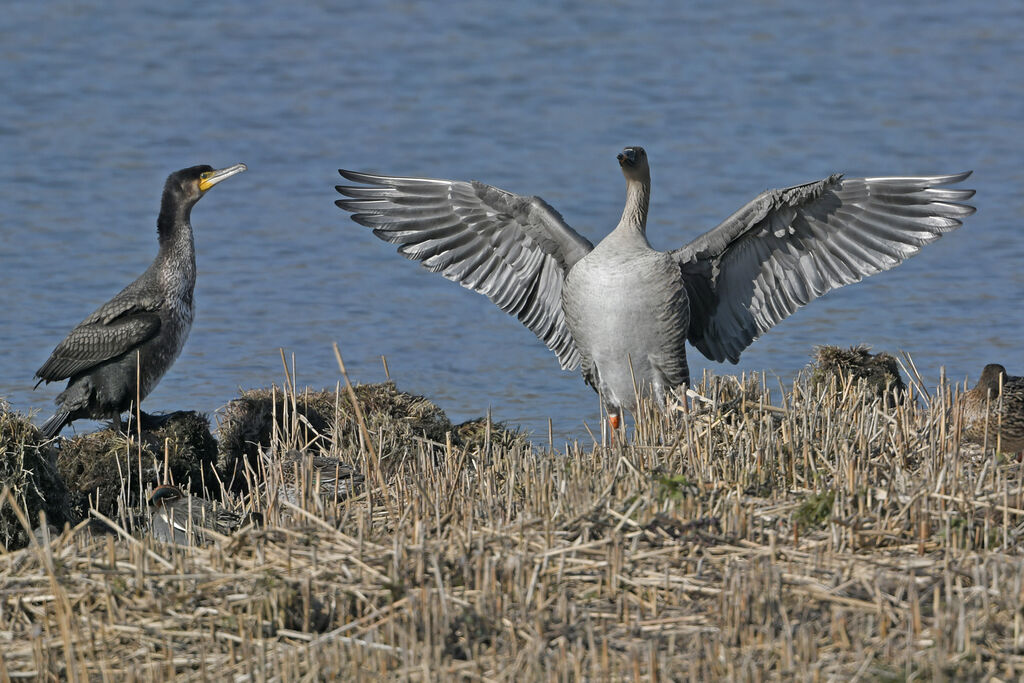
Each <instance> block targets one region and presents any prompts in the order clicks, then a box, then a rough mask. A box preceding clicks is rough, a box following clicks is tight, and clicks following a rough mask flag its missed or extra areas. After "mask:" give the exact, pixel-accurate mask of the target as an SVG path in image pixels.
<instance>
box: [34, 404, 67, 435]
mask: <svg viewBox="0 0 1024 683" xmlns="http://www.w3.org/2000/svg"><path fill="white" fill-rule="evenodd" d="M70 417H71V413H70V412H68V411H67V410H64V409H63V408H61V409H60V410H58V411H57V412H56V413H54V415H53V417H51V418H50V419H49V420H47V421H46V422H44V423H43V426H42V427H40V428H39V431H41V432H42V433H43V436H45V437H46V438H47V439H52V438H53V437H55V436H57V434H59V433H60V430H62V429H64V426H65V425H66V424H67V423H68V422H70V420H69V419H68V418H70Z"/></svg>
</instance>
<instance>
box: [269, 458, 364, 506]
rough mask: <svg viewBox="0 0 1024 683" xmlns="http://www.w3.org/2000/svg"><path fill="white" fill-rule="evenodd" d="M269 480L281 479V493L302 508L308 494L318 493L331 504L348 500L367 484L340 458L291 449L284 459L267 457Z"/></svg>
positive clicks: (279, 489) (285, 498) (279, 482)
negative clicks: (356, 490) (311, 492)
mask: <svg viewBox="0 0 1024 683" xmlns="http://www.w3.org/2000/svg"><path fill="white" fill-rule="evenodd" d="M264 464H265V466H266V467H267V469H268V477H269V478H270V479H277V480H279V481H278V486H277V489H278V492H279V494H280V495H281V497H282V498H283V499H284V500H286V501H288V502H289V503H291V504H292V505H297V506H301V505H302V500H303V498H304V497H305V495H308V494H306V492H307V491H314V490H315V491H316V492H317V495H318V496H319V497H320V498H321V500H323V501H325V502H331V501H335V500H342V499H344V498H348V497H349V496H350V495H352V494H353V493H354V492H355V489H356V488H358V487H360V486H362V485H363V481H364V477H363V475H362V474H360V473H359V472H358V471H357V470H356V469H355V468H354V467H352V466H351V465H348V464H345V463H343V462H341V460H339V459H338V458H333V457H329V456H324V455H313V454H311V453H307V452H305V451H300V450H297V449H294V448H290V449H288V450H286V451H284V452H283V453H282V454H281V457H280V458H271V457H270V456H264Z"/></svg>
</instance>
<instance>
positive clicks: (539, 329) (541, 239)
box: [335, 170, 593, 370]
mask: <svg viewBox="0 0 1024 683" xmlns="http://www.w3.org/2000/svg"><path fill="white" fill-rule="evenodd" d="M338 172H339V173H341V175H342V176H343V177H344V178H345V179H347V180H350V181H352V182H355V183H361V185H358V186H349V185H339V186H337V190H338V192H340V193H341V194H343V195H345V196H346V197H347V199H339V200H337V201H336V202H335V204H337V205H338V207H340V208H342V209H344V210H345V211H350V212H351V213H352V220H354V221H355V222H357V223H359V224H360V225H365V226H366V227H369V228H372V229H373V234H375V235H376V236H377V237H379V238H381V239H382V240H385V241H387V242H391V243H392V244H398V245H399V249H398V251H399V253H401V254H402V255H403V256H405V257H406V258H408V259H411V260H413V261H419V262H421V263H422V264H423V266H424V267H425V268H427V269H428V270H430V271H432V272H435V273H441V274H442V275H444V276H445V277H446V278H448V279H449V280H452V281H454V282H458V283H459V284H461V285H462V286H463V287H466V288H468V289H472V290H473V291H475V292H480V293H481V294H484V295H486V296H487V297H488V298H489V299H490V300H491V301H493V302H494V303H495V304H497V305H498V307H499V308H501V310H503V311H505V312H506V313H509V314H510V315H514V316H516V318H518V319H519V321H520V322H522V323H523V324H524V325H526V327H527V328H529V329H530V331H531V332H533V333H534V334H536V335H537V337H538V338H539V339H540V340H541V341H543V342H544V343H545V344H546V345H547V346H548V348H550V349H551V350H552V351H554V352H555V355H557V356H558V360H559V363H561V366H562V368H563V369H566V370H569V369H573V368H576V367H577V366H579V363H580V354H579V351H578V350H577V349H576V345H575V343H574V342H573V339H572V335H571V334H570V333H569V329H568V327H567V326H566V324H565V317H564V316H563V314H562V283H563V281H564V280H565V274H566V273H567V272H568V271H569V269H570V268H572V266H573V265H574V264H575V263H576V262H577V261H579V260H580V259H581V258H583V256H585V255H586V254H587V253H588V252H589V251H590V250H591V249H593V245H592V244H591V243H590V242H589V241H588V240H587V239H585V238H584V237H581V236H580V235H579V234H578V233H577V232H576V231H575V230H573V229H572V228H570V227H569V226H568V225H566V223H565V221H564V220H563V219H562V217H561V216H560V215H559V214H558V212H557V211H555V210H554V209H553V208H551V207H550V206H548V204H547V203H546V202H544V200H542V199H540V198H539V197H523V196H520V195H516V194H512V193H511V192H506V191H504V190H501V189H498V188H496V187H492V186H490V185H485V184H483V183H480V182H476V181H472V182H463V181H457V180H433V179H429V178H403V177H397V176H381V175H373V174H370V173H357V172H355V171H346V170H339V171H338Z"/></svg>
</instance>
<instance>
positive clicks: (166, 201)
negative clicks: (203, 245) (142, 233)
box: [156, 192, 195, 250]
mask: <svg viewBox="0 0 1024 683" xmlns="http://www.w3.org/2000/svg"><path fill="white" fill-rule="evenodd" d="M193 206H195V202H182V201H181V200H179V199H178V198H177V197H175V196H173V195H172V194H170V193H168V192H164V197H163V201H162V202H161V203H160V217H159V218H157V220H156V231H157V235H158V237H159V240H160V249H161V250H165V249H169V248H172V246H173V244H174V243H175V242H176V241H177V240H178V239H180V238H182V237H185V236H186V235H187V236H188V238H191V236H192V224H191V222H190V221H191V217H192V207H193Z"/></svg>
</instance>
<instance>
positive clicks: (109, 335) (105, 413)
mask: <svg viewBox="0 0 1024 683" xmlns="http://www.w3.org/2000/svg"><path fill="white" fill-rule="evenodd" d="M244 170H246V166H245V164H235V165H234V166H229V167H228V168H223V169H221V170H219V171H218V170H214V169H213V168H212V167H210V166H193V167H191V168H186V169H183V170H181V171H177V172H175V173H172V174H171V175H170V176H168V178H167V182H166V183H165V184H164V193H163V199H162V200H161V203H160V216H159V218H158V219H157V224H156V225H157V235H158V238H159V242H160V250H159V252H158V253H157V255H156V258H155V259H154V260H153V263H152V264H150V266H149V268H147V269H146V272H144V273H143V274H142V275H140V276H139V277H138V279H136V280H135V282H133V283H131V284H130V285H128V286H127V287H125V288H124V289H123V290H121V292H120V293H118V294H117V296H115V297H114V298H113V299H111V300H110V301H108V302H107V303H105V304H103V305H102V306H100V307H99V308H98V309H96V311H95V312H94V313H93V314H92V315H90V316H89V317H88V318H86V319H85V320H83V321H82V322H81V323H79V324H78V326H77V327H75V329H73V330H71V332H70V333H68V336H67V337H65V338H64V341H62V342H61V343H60V344H58V345H57V348H55V349H54V350H53V353H52V354H51V355H50V358H49V359H48V360H47V361H46V362H45V363H43V366H42V367H41V368H39V370H37V371H36V375H35V376H36V377H38V378H39V381H38V382H36V386H37V387H38V386H39V385H40V384H41V383H43V382H47V383H49V382H57V381H60V380H65V379H66V380H68V385H67V388H66V389H64V391H62V392H61V393H60V394H59V395H58V396H57V398H56V401H55V403H56V404H57V412H56V413H55V414H54V415H53V417H51V418H50V419H48V420H47V421H46V422H45V423H43V426H42V427H41V428H40V429H41V431H42V432H43V434H45V435H46V436H47V437H52V436H55V435H56V434H57V433H58V432H60V430H61V429H63V428H64V426H65V425H67V424H68V423H70V422H71V421H72V420H77V419H80V418H93V419H104V418H115V419H116V420H118V421H120V417H121V413H123V412H124V411H125V410H127V409H128V408H129V407H131V405H132V404H133V402H134V401H135V399H136V397H138V398H139V400H142V399H144V398H146V396H147V395H148V394H149V392H151V391H152V390H153V388H154V387H156V385H157V383H158V382H159V381H160V378H161V377H163V374H164V373H165V372H167V369H168V368H170V367H171V365H172V364H173V363H174V361H175V359H177V357H178V354H179V353H181V349H182V347H183V346H184V345H185V339H186V338H187V337H188V333H189V329H190V328H191V327H192V317H193V311H194V307H193V302H192V292H193V290H194V288H195V284H196V255H195V245H194V243H193V239H192V225H191V223H190V222H189V217H190V215H191V213H192V207H193V206H195V203H196V202H198V201H199V200H200V199H201V198H202V197H203V195H204V194H205V193H206V192H207V190H209V189H210V188H211V187H213V186H214V185H216V184H217V183H219V182H221V181H222V180H224V179H226V178H230V177H231V176H233V175H235V174H236V173H241V172H242V171H244ZM137 368H140V369H141V370H142V372H141V375H138V373H137V372H136V369H137ZM147 417H148V416H147Z"/></svg>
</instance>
